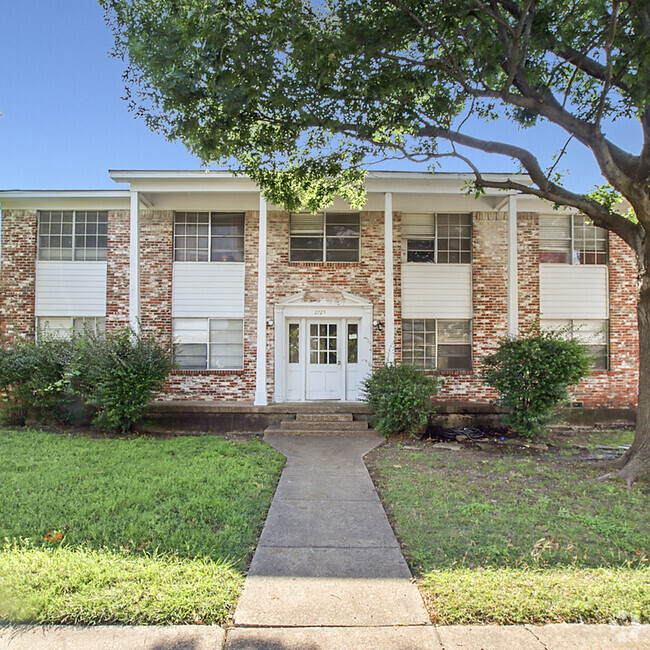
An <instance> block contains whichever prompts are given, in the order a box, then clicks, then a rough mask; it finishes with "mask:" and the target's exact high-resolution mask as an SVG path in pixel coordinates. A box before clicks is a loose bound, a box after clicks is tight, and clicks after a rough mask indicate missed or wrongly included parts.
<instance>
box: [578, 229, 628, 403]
mask: <svg viewBox="0 0 650 650" xmlns="http://www.w3.org/2000/svg"><path fill="white" fill-rule="evenodd" d="M608 272H609V361H610V366H609V370H594V371H593V372H592V373H591V375H590V376H589V377H588V378H587V379H586V380H585V381H584V382H583V383H582V384H581V385H580V386H577V387H576V388H575V389H574V390H573V398H574V399H575V400H576V401H577V402H581V403H582V404H583V405H584V406H586V407H589V406H619V407H620V406H623V407H625V406H636V404H637V396H638V390H639V330H638V325H637V315H636V305H637V300H638V281H637V277H638V269H637V265H636V260H635V255H634V252H633V251H632V249H631V248H630V247H629V246H628V245H627V244H626V243H625V242H624V241H623V240H622V239H621V238H620V237H618V236H617V235H614V234H613V233H610V235H609V269H608Z"/></svg>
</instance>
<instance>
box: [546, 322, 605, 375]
mask: <svg viewBox="0 0 650 650" xmlns="http://www.w3.org/2000/svg"><path fill="white" fill-rule="evenodd" d="M608 325H609V322H608V321H607V320H602V319H589V320H577V319H569V318H566V319H542V320H541V321H540V326H541V327H542V329H545V330H553V331H557V332H562V333H565V334H566V335H567V336H568V337H569V338H572V339H576V340H578V341H580V342H581V343H583V344H584V345H586V346H587V351H588V353H589V356H590V357H591V367H592V368H593V369H594V370H607V369H608V368H609V327H608Z"/></svg>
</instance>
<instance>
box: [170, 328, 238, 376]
mask: <svg viewBox="0 0 650 650" xmlns="http://www.w3.org/2000/svg"><path fill="white" fill-rule="evenodd" d="M173 330H174V332H173V333H174V358H175V360H176V364H177V365H178V367H179V368H181V369H183V370H241V369H242V368H243V367H244V321H243V319H241V318H174V320H173Z"/></svg>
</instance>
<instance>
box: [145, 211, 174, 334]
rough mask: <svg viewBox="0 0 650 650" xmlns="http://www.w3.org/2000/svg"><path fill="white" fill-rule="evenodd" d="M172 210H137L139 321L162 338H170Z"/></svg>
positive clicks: (148, 330) (172, 243)
mask: <svg viewBox="0 0 650 650" xmlns="http://www.w3.org/2000/svg"><path fill="white" fill-rule="evenodd" d="M173 255H174V213H173V212H172V211H170V210H164V211H161V210H156V211H153V210H142V211H141V212H140V324H141V326H142V331H143V332H153V333H155V334H156V335H157V336H158V337H160V339H161V340H162V341H164V342H165V343H167V344H171V340H172V269H173Z"/></svg>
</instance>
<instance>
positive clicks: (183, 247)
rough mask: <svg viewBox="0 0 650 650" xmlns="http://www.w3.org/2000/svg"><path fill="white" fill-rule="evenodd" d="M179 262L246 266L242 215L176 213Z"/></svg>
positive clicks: (176, 244)
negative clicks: (222, 263) (241, 264)
mask: <svg viewBox="0 0 650 650" xmlns="http://www.w3.org/2000/svg"><path fill="white" fill-rule="evenodd" d="M174 260H175V261H176V262H243V261H244V213H243V212H177V213H176V214H175V215H174Z"/></svg>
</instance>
